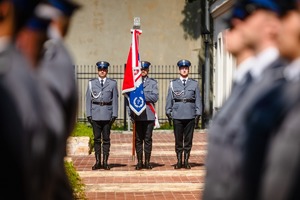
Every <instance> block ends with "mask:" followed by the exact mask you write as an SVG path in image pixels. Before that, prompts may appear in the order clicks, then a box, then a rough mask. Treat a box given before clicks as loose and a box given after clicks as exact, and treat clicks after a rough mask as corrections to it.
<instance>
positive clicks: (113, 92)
mask: <svg viewBox="0 0 300 200" xmlns="http://www.w3.org/2000/svg"><path fill="white" fill-rule="evenodd" d="M96 66H97V68H98V76H99V77H98V78H95V79H92V80H90V81H89V83H88V87H87V90H86V116H87V119H88V121H89V122H90V123H91V124H92V126H93V133H94V149H95V158H96V163H95V165H94V166H93V167H92V169H93V170H96V169H100V168H101V139H102V147H103V168H104V169H106V170H109V169H110V166H109V165H108V164H107V160H108V157H109V151H110V129H111V125H112V124H113V123H114V121H115V120H116V119H117V117H118V97H119V94H118V88H117V81H115V80H113V79H111V78H107V77H106V76H107V73H108V67H109V66H110V64H109V63H108V62H106V61H99V62H97V63H96Z"/></svg>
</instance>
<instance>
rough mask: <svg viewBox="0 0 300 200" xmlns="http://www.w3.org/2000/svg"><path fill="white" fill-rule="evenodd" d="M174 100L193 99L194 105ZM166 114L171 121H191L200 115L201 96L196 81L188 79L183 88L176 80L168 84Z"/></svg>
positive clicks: (180, 82) (178, 80)
mask: <svg viewBox="0 0 300 200" xmlns="http://www.w3.org/2000/svg"><path fill="white" fill-rule="evenodd" d="M175 99H193V100H195V103H190V102H175ZM165 111H166V114H171V115H172V118H173V119H193V118H195V117H196V115H201V114H202V105H201V96H200V89H199V85H198V81H196V80H194V79H191V78H188V80H187V82H186V84H185V86H183V83H182V81H181V80H180V79H179V78H177V79H174V80H172V81H171V82H170V86H169V89H168V95H167V102H166V108H165Z"/></svg>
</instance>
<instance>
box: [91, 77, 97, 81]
mask: <svg viewBox="0 0 300 200" xmlns="http://www.w3.org/2000/svg"><path fill="white" fill-rule="evenodd" d="M97 79H98V78H92V79H90V81H93V80H97Z"/></svg>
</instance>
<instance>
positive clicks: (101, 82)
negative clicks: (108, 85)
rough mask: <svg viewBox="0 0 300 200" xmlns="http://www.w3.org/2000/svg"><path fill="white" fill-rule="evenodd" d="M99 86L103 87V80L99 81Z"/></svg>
mask: <svg viewBox="0 0 300 200" xmlns="http://www.w3.org/2000/svg"><path fill="white" fill-rule="evenodd" d="M100 84H101V87H103V79H101V81H100Z"/></svg>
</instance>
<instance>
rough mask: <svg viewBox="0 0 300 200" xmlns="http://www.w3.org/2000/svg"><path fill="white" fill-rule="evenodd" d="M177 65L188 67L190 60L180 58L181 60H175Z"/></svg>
mask: <svg viewBox="0 0 300 200" xmlns="http://www.w3.org/2000/svg"><path fill="white" fill-rule="evenodd" d="M177 66H178V67H184V66H185V67H190V66H191V62H190V61H188V60H185V59H182V60H179V61H178V62H177Z"/></svg>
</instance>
